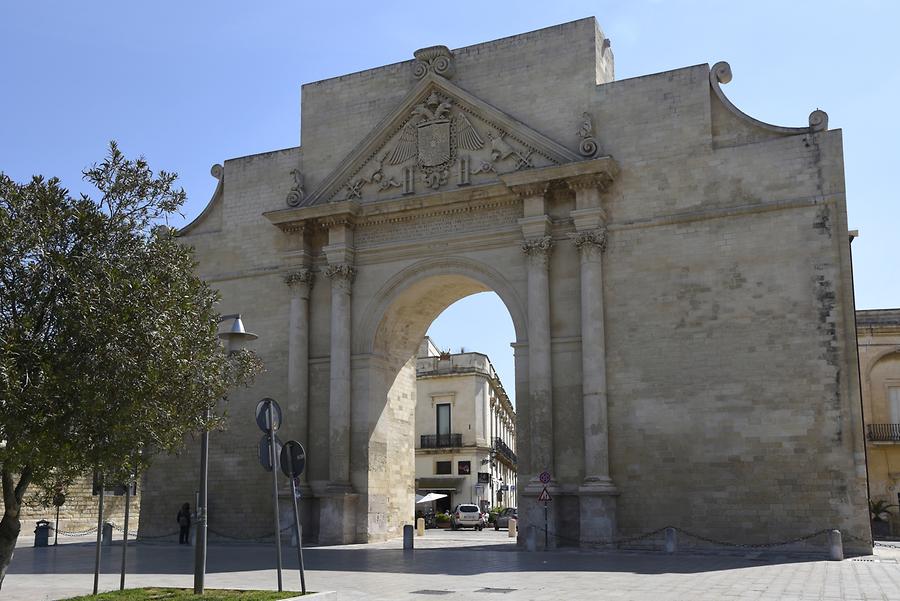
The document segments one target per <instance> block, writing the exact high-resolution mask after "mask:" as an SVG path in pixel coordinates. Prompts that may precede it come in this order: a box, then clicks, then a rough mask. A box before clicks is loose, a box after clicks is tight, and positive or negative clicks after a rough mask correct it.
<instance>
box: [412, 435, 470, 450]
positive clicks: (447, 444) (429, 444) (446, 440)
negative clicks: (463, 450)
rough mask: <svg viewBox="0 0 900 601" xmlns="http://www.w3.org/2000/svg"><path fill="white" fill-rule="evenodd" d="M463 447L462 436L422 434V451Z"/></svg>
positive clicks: (420, 444)
mask: <svg viewBox="0 0 900 601" xmlns="http://www.w3.org/2000/svg"><path fill="white" fill-rule="evenodd" d="M461 446H462V434H422V435H421V437H420V439H419V448H421V449H451V448H454V447H461Z"/></svg>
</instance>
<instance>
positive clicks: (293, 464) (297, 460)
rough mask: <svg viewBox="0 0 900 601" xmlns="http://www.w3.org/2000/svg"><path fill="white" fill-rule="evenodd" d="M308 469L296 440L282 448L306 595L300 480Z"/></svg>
mask: <svg viewBox="0 0 900 601" xmlns="http://www.w3.org/2000/svg"><path fill="white" fill-rule="evenodd" d="M305 468H306V450H305V449H304V448H303V445H302V444H300V443H299V442H297V441H296V440H289V441H287V442H286V443H285V444H284V446H283V447H281V471H282V472H284V475H285V476H287V477H288V479H289V480H290V481H291V498H292V499H293V501H294V528H295V529H296V532H297V561H298V562H299V563H300V588H301V589H302V591H303V594H304V595H305V594H306V575H305V573H304V568H303V526H302V525H301V524H300V508H299V506H298V505H297V498H298V497H299V496H300V492H299V485H298V478H299V477H300V475H301V474H302V473H303V470H304V469H305Z"/></svg>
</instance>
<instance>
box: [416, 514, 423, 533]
mask: <svg viewBox="0 0 900 601" xmlns="http://www.w3.org/2000/svg"><path fill="white" fill-rule="evenodd" d="M416 536H425V518H419V519H417V520H416Z"/></svg>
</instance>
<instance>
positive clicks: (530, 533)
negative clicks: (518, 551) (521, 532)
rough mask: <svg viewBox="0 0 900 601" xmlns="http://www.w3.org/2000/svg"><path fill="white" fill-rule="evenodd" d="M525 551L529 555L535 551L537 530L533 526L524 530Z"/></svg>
mask: <svg viewBox="0 0 900 601" xmlns="http://www.w3.org/2000/svg"><path fill="white" fill-rule="evenodd" d="M525 549H526V550H528V551H529V552H531V553H534V552H535V551H537V528H535V527H534V526H529V527H528V528H527V529H526V530H525Z"/></svg>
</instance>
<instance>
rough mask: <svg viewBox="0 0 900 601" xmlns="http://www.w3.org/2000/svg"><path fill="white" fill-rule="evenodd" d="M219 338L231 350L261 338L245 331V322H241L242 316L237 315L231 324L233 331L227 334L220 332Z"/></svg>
mask: <svg viewBox="0 0 900 601" xmlns="http://www.w3.org/2000/svg"><path fill="white" fill-rule="evenodd" d="M219 338H221V339H222V340H223V341H224V342H225V344H226V345H228V348H229V350H230V349H234V348H235V347H237V346H239V345H241V344H243V343H245V342H249V341H251V340H256V339H257V338H259V336H257V335H256V334H252V333H250V332H248V331H247V330H245V329H244V322H243V321H241V316H240V315H235V316H234V322H232V324H231V329H230V330H229V331H227V332H220V333H219Z"/></svg>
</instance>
